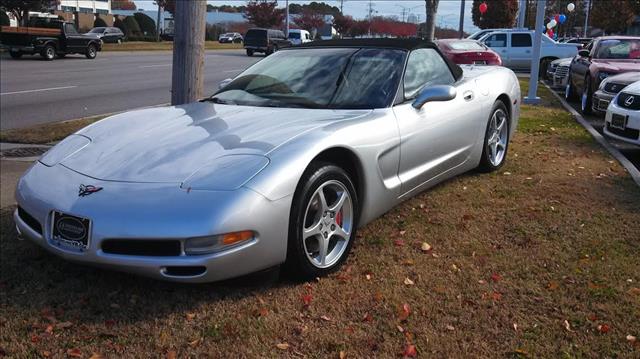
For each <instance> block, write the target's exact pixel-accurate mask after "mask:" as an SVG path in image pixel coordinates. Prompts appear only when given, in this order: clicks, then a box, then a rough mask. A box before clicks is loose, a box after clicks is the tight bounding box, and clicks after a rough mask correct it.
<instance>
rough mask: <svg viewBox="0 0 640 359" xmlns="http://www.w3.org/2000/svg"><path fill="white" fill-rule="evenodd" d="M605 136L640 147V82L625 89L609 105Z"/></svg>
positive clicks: (605, 122)
mask: <svg viewBox="0 0 640 359" xmlns="http://www.w3.org/2000/svg"><path fill="white" fill-rule="evenodd" d="M604 134H605V135H607V136H609V137H613V138H615V139H618V140H620V141H625V142H628V143H632V144H634V145H636V146H640V81H638V82H634V83H632V84H631V85H629V86H627V87H625V88H624V89H623V90H622V91H620V92H619V93H618V94H617V95H616V97H614V98H613V100H612V101H611V103H609V107H608V108H607V115H606V116H605V118H604Z"/></svg>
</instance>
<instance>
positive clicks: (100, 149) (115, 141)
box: [60, 102, 371, 183]
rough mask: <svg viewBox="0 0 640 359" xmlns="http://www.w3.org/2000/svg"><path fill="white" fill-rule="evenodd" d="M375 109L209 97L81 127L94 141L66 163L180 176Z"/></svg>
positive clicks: (114, 172) (113, 172) (107, 176)
mask: <svg viewBox="0 0 640 359" xmlns="http://www.w3.org/2000/svg"><path fill="white" fill-rule="evenodd" d="M369 112H371V111H370V110H316V109H313V110H309V109H296V108H271V107H250V106H231V105H219V104H212V103H207V102H199V103H193V104H188V105H183V106H174V107H157V108H150V109H143V110H138V111H131V112H127V113H123V114H119V115H116V116H113V117H110V118H107V119H104V120H102V121H100V122H97V123H95V124H93V125H91V126H89V127H87V128H85V129H83V130H81V131H79V132H78V133H77V135H81V136H85V137H86V138H88V139H89V140H90V143H89V144H88V145H85V146H83V147H82V149H81V150H78V151H75V152H74V153H73V154H72V155H69V156H68V157H65V158H64V159H63V160H61V161H60V164H61V165H63V166H65V167H67V168H70V169H72V170H74V171H76V172H79V173H82V174H84V175H86V176H89V177H93V178H96V179H100V180H107V181H124V182H153V183H159V182H167V183H168V182H182V181H184V180H185V179H186V178H188V177H189V176H190V175H192V174H194V173H195V172H196V171H197V170H198V169H200V168H202V167H203V166H206V165H209V166H211V163H212V162H213V161H215V160H217V159H219V158H220V157H224V156H233V155H256V156H263V157H264V156H267V155H268V154H269V152H271V151H273V150H274V149H275V148H276V147H278V146H280V145H282V144H283V143H285V142H287V141H288V140H290V139H292V138H294V137H296V136H299V135H301V134H303V133H305V132H307V131H311V130H313V129H315V128H319V127H323V126H327V125H330V124H331V123H334V122H336V121H345V120H349V119H354V118H357V117H361V116H363V115H366V114H367V113H369Z"/></svg>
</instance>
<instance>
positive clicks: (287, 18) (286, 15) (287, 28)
mask: <svg viewBox="0 0 640 359" xmlns="http://www.w3.org/2000/svg"><path fill="white" fill-rule="evenodd" d="M285 6H286V8H285V11H284V14H285V15H284V16H285V20H284V23H285V24H286V31H285V35H286V36H287V39H288V38H289V0H287V1H286V5H285Z"/></svg>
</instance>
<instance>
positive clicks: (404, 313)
mask: <svg viewBox="0 0 640 359" xmlns="http://www.w3.org/2000/svg"><path fill="white" fill-rule="evenodd" d="M409 314H411V307H409V304H407V303H404V304H403V305H402V306H401V307H400V310H399V311H398V319H400V321H401V322H404V321H405V320H407V318H409Z"/></svg>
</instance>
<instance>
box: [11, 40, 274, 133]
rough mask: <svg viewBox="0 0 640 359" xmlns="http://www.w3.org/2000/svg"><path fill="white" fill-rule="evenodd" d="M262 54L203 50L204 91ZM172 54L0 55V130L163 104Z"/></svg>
mask: <svg viewBox="0 0 640 359" xmlns="http://www.w3.org/2000/svg"><path fill="white" fill-rule="evenodd" d="M261 58H262V56H260V55H258V56H254V57H247V56H246V55H245V53H244V51H241V50H219V51H207V52H206V56H205V80H204V83H205V95H209V94H212V93H213V92H215V91H216V89H217V87H218V83H219V82H220V81H222V80H224V79H225V78H229V77H233V76H235V75H236V74H238V73H239V72H240V71H242V70H244V69H245V68H247V67H248V66H250V65H251V64H253V63H255V62H257V61H259V60H260V59H261ZM171 62H172V53H171V52H164V51H156V52H152V51H149V52H135V53H134V52H101V53H100V54H99V55H98V57H97V58H96V59H95V60H87V59H85V58H84V56H78V55H76V56H69V57H67V58H65V59H57V60H56V61H53V62H47V61H42V60H41V58H40V57H39V56H33V57H29V56H25V57H24V58H22V59H20V60H13V59H11V58H9V56H8V55H7V54H6V53H4V54H1V56H0V102H1V103H2V106H1V108H0V119H1V123H0V125H1V127H2V129H11V128H22V127H29V126H33V125H38V124H43V123H49V122H57V121H64V120H70V119H75V118H80V117H86V116H93V115H100V114H105V113H112V112H120V111H125V110H130V109H134V108H139V107H146V106H155V105H159V104H163V103H168V102H169V101H170V98H171V94H170V89H171Z"/></svg>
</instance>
